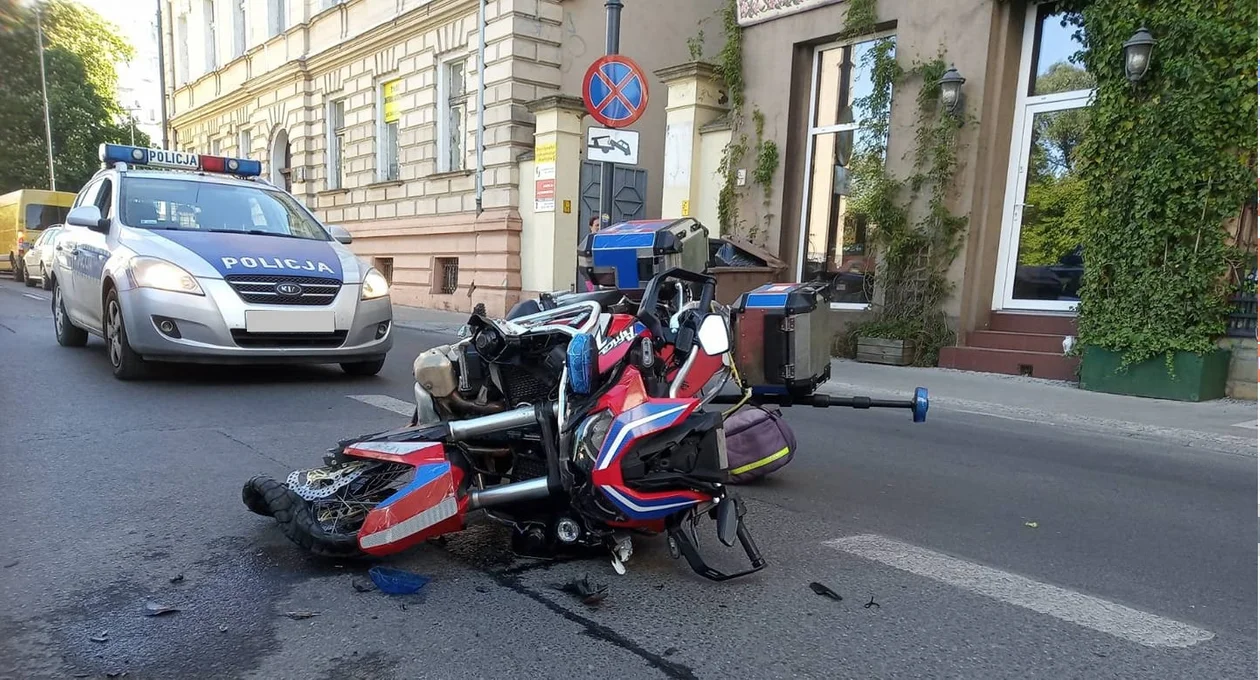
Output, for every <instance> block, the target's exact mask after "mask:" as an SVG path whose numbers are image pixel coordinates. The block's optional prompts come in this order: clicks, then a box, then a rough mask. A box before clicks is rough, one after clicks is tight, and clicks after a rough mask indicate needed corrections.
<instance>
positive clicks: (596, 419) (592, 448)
mask: <svg viewBox="0 0 1260 680" xmlns="http://www.w3.org/2000/svg"><path fill="white" fill-rule="evenodd" d="M612 420H613V417H612V413H611V412H610V411H600V412H599V413H596V414H595V415H593V416H591V417H589V418H587V419H586V422H584V423H582V424H581V425H580V426H579V427H578V432H577V437H576V442H577V443H576V445H575V446H576V449H577V450H576V451H574V452H573V461H574V462H575V463H577V464H578V466H579V467H581V468H582V469H583V470H585V471H586V472H587V474H590V472H591V471H592V470H594V469H595V461H596V460H598V459H599V448H600V447H601V446H603V445H604V439H605V438H606V437H607V436H608V429H609V428H610V427H612Z"/></svg>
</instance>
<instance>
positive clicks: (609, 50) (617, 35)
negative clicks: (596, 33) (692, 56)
mask: <svg viewBox="0 0 1260 680" xmlns="http://www.w3.org/2000/svg"><path fill="white" fill-rule="evenodd" d="M621 7H622V4H621V0H606V2H604V9H605V10H606V11H607V15H608V18H607V21H608V33H607V36H606V37H605V39H604V53H605V54H618V53H619V52H620V51H621ZM614 167H615V165H614V164H613V163H609V162H604V163H602V164H600V175H599V213H600V224H601V226H602V227H607V226H609V224H611V223H612V221H613V169H614ZM604 220H607V222H605V221H604ZM580 228H581V227H579V229H580Z"/></svg>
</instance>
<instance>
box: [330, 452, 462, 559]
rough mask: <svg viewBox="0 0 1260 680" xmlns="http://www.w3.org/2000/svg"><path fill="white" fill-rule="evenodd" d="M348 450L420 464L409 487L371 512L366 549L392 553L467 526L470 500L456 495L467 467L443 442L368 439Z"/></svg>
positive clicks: (362, 542)
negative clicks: (454, 462)
mask: <svg viewBox="0 0 1260 680" xmlns="http://www.w3.org/2000/svg"><path fill="white" fill-rule="evenodd" d="M345 453H346V454H347V455H349V456H352V457H355V458H366V459H370V460H380V461H386V462H390V463H403V464H406V465H412V466H414V467H415V468H416V472H415V477H414V478H413V479H412V480H411V481H410V482H409V483H408V484H407V485H406V486H404V487H402V488H401V489H399V490H398V491H397V492H396V493H394V495H392V496H390V497H389V498H387V499H385V500H384V501H382V502H381V503H380V504H378V505H377V506H376V507H375V508H373V509H372V511H371V512H369V513H368V516H367V518H366V519H365V520H364V521H363V527H362V528H361V529H359V547H360V548H361V549H362V550H363V552H365V553H368V554H369V555H376V556H382V555H390V554H393V553H396V552H401V551H403V550H406V549H407V548H410V547H412V546H414V545H417V544H419V543H422V542H424V541H426V540H428V539H430V538H436V537H437V536H441V535H443V534H449V533H452V532H455V531H460V530H461V529H463V528H464V514H465V513H466V512H467V509H468V499H467V497H463V498H460V497H458V496H457V494H456V490H457V489H459V487H460V484H461V482H462V481H463V477H464V471H463V470H461V469H460V468H458V467H456V466H454V465H451V463H450V461H448V460H447V459H446V447H445V446H444V445H443V444H441V443H438V442H362V443H358V444H351V445H350V446H347V447H346V449H345Z"/></svg>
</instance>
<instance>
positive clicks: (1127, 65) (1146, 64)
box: [1124, 26, 1156, 84]
mask: <svg viewBox="0 0 1260 680" xmlns="http://www.w3.org/2000/svg"><path fill="white" fill-rule="evenodd" d="M1155 42H1156V41H1155V38H1154V36H1152V35H1151V32H1150V31H1148V30H1146V27H1145V26H1143V27H1142V28H1139V29H1138V31H1137V33H1134V34H1133V37H1132V38H1129V41H1128V42H1126V43H1125V44H1124V75H1125V76H1126V77H1128V79H1129V82H1131V83H1135V84H1136V83H1137V82H1138V81H1140V80H1142V78H1145V77H1146V72H1147V71H1148V70H1150V68H1151V54H1152V53H1153V52H1154V51H1155Z"/></svg>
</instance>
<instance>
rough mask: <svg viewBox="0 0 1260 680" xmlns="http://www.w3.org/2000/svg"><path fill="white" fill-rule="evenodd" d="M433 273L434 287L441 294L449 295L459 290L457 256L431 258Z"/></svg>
mask: <svg viewBox="0 0 1260 680" xmlns="http://www.w3.org/2000/svg"><path fill="white" fill-rule="evenodd" d="M433 273H434V274H435V275H436V277H437V281H436V283H435V287H436V288H437V289H438V290H437V292H438V293H439V294H441V295H450V294H452V293H454V292H455V291H457V290H459V258H458V257H435V258H433Z"/></svg>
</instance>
